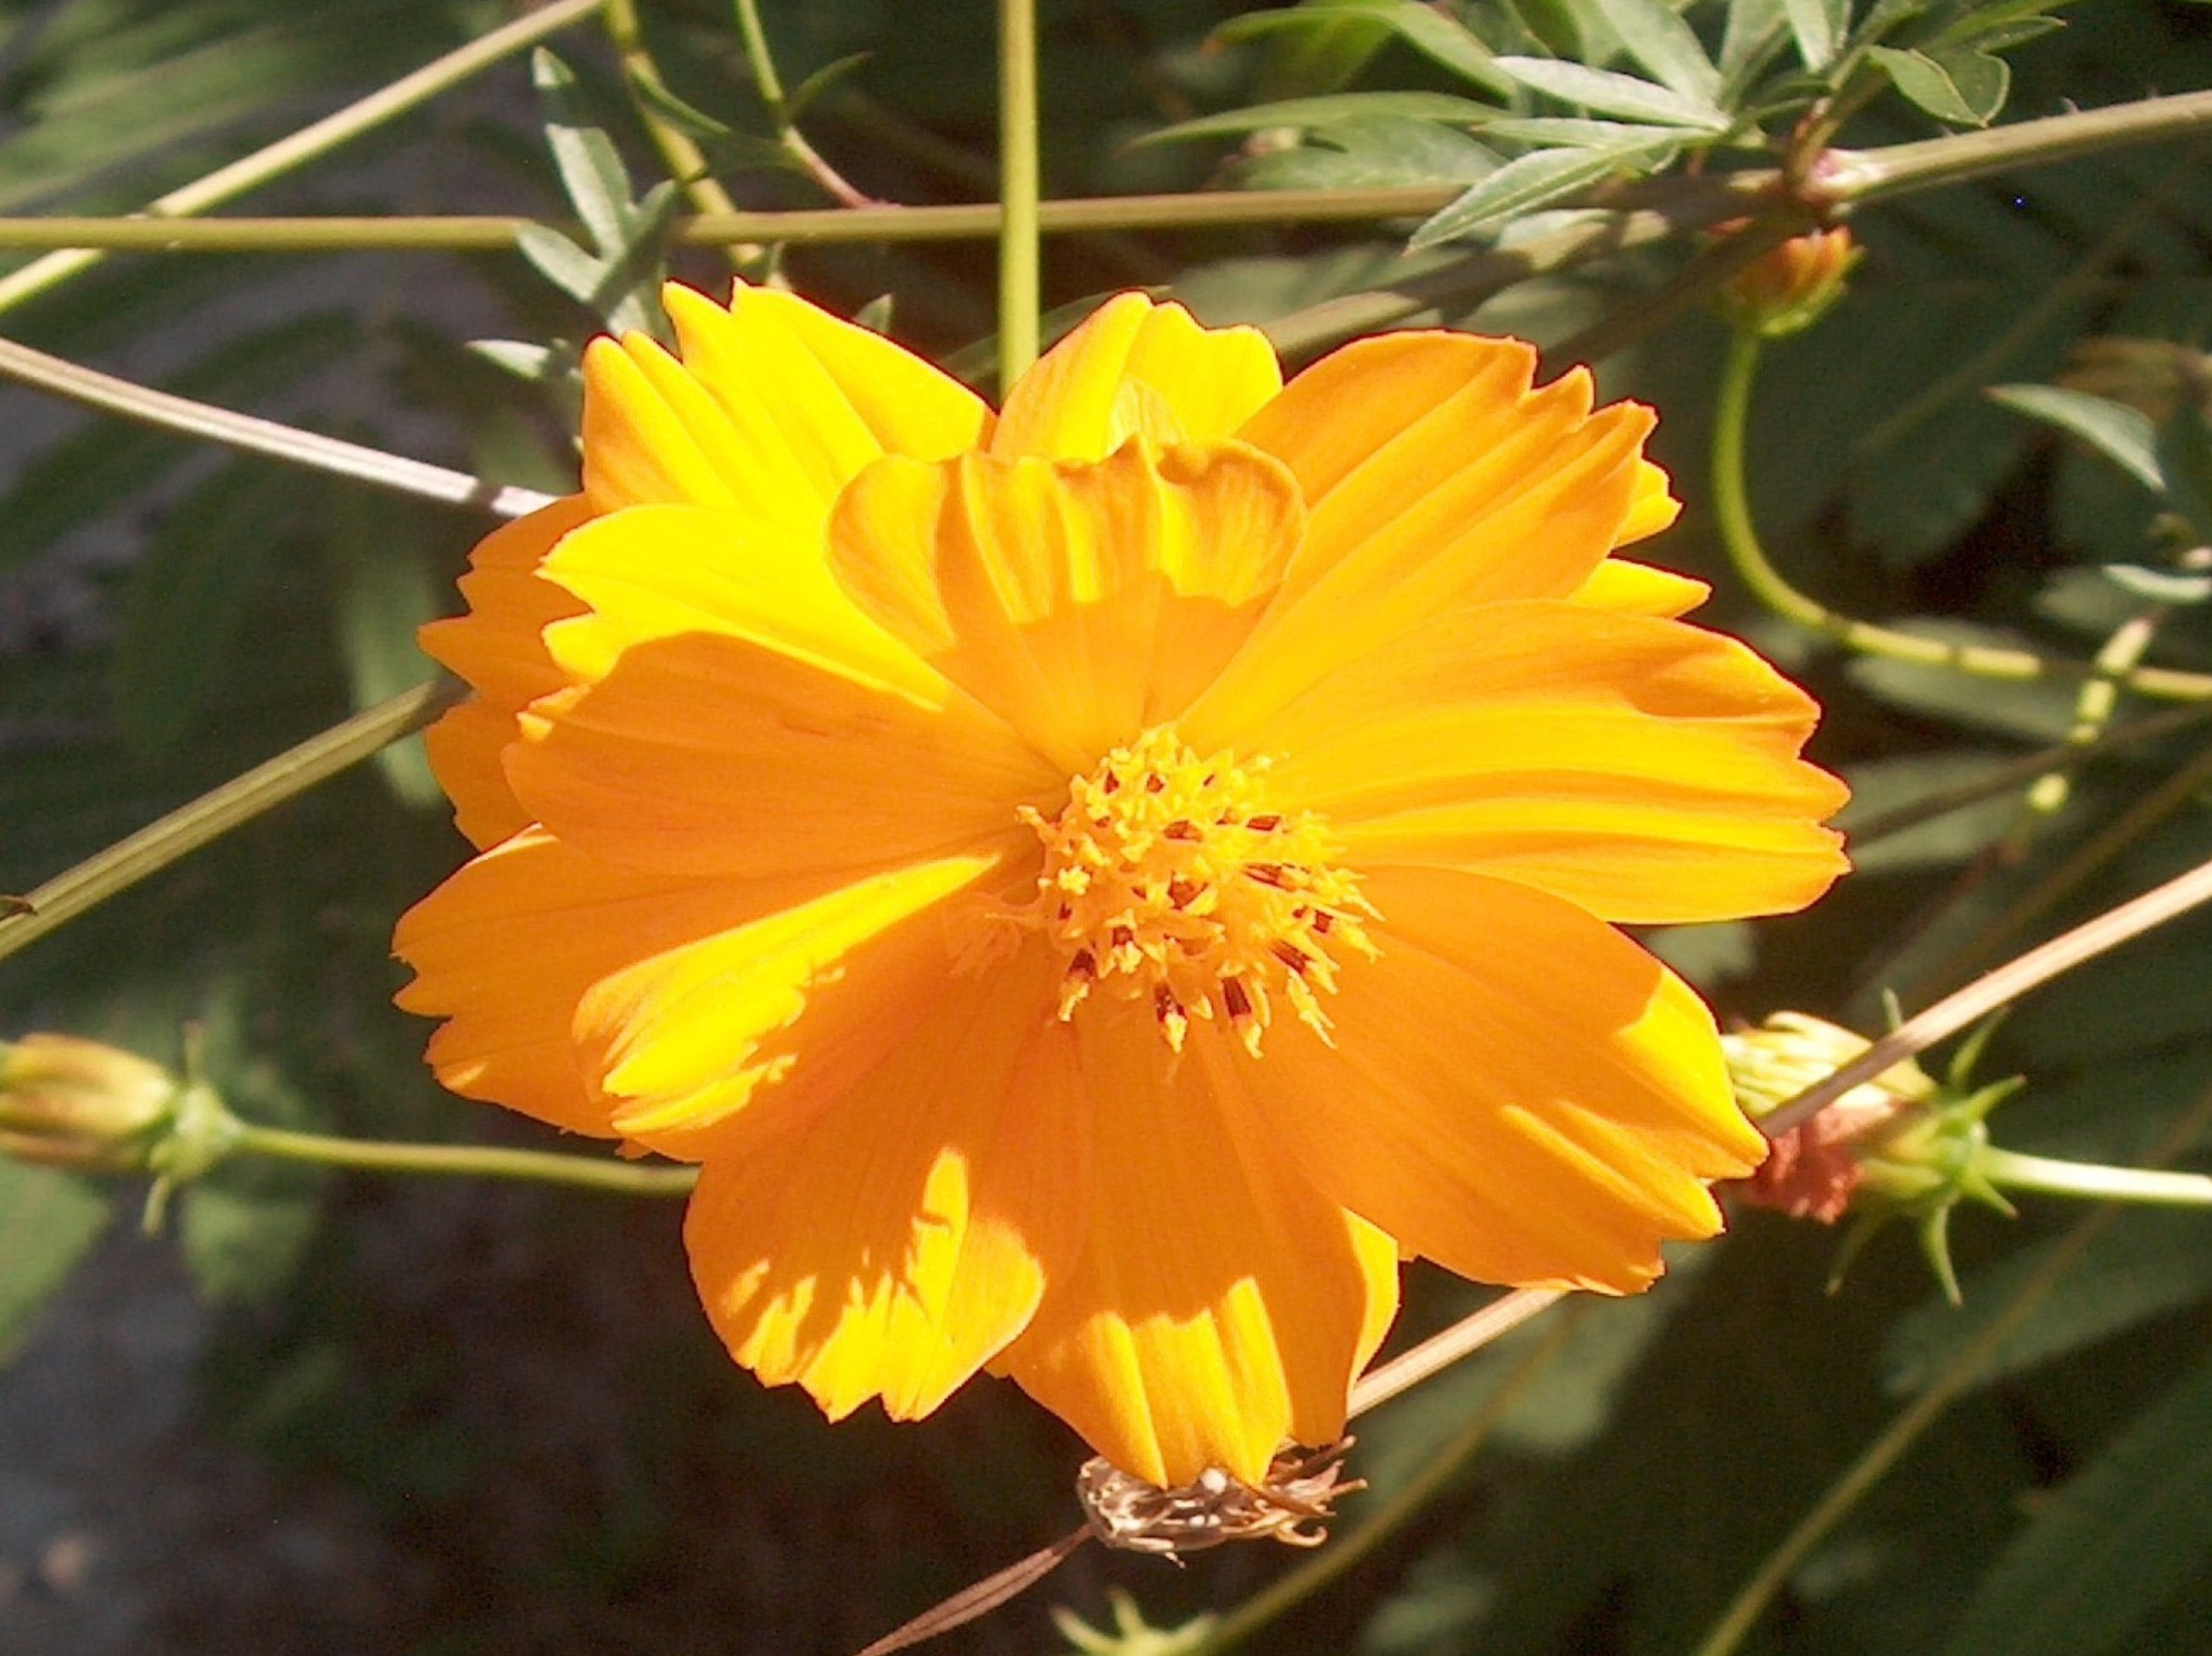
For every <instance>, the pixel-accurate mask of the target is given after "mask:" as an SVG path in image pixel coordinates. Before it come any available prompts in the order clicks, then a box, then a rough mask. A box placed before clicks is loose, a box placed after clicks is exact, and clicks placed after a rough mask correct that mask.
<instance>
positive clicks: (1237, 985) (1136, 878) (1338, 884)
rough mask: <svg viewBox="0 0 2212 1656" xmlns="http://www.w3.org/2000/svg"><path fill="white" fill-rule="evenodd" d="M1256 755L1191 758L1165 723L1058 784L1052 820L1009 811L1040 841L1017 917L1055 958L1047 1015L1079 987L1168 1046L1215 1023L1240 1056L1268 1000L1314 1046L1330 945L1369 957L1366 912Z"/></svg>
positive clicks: (1266, 1015) (1066, 1014)
mask: <svg viewBox="0 0 2212 1656" xmlns="http://www.w3.org/2000/svg"><path fill="white" fill-rule="evenodd" d="M1266 770H1267V761H1266V760H1265V759H1253V760H1247V761H1244V762H1243V763H1242V764H1239V763H1238V761H1237V758H1236V756H1235V755H1234V754H1233V753H1230V752H1221V753H1217V754H1215V755H1213V756H1212V757H1211V758H1200V757H1199V756H1198V755H1197V754H1196V753H1195V752H1193V751H1192V750H1191V749H1190V748H1189V747H1188V746H1185V745H1184V743H1183V742H1182V739H1181V738H1180V737H1178V736H1177V735H1176V733H1175V731H1174V729H1173V728H1172V727H1162V728H1158V729H1154V730H1148V731H1146V733H1145V734H1143V735H1142V736H1139V738H1138V739H1137V740H1135V741H1133V742H1132V743H1130V744H1129V745H1128V746H1126V747H1117V748H1115V750H1114V751H1113V752H1110V753H1109V754H1108V755H1107V756H1106V757H1105V758H1103V759H1102V760H1100V761H1099V763H1098V765H1097V769H1096V770H1093V771H1091V774H1090V775H1089V776H1078V777H1076V778H1075V779H1074V781H1073V782H1072V783H1070V785H1069V788H1068V799H1067V804H1066V807H1065V808H1064V809H1062V810H1061V812H1060V814H1059V815H1058V816H1056V817H1048V816H1046V815H1045V814H1044V813H1042V812H1040V811H1035V810H1030V809H1029V808H1027V807H1024V809H1023V812H1022V819H1023V820H1024V822H1027V823H1028V824H1029V825H1030V826H1031V827H1033V828H1035V829H1036V831H1037V837H1039V838H1040V839H1042V840H1043V842H1044V846H1045V859H1044V871H1043V872H1042V874H1039V875H1038V877H1037V894H1036V899H1035V901H1034V902H1033V903H1031V904H1028V905H1026V906H1025V907H1024V910H1023V911H1022V918H1023V920H1024V922H1025V923H1028V924H1031V925H1034V926H1036V927H1037V928H1039V929H1041V930H1042V931H1044V932H1045V933H1046V934H1047V935H1049V936H1050V937H1051V938H1052V939H1053V941H1054V942H1055V943H1056V944H1058V945H1059V947H1060V948H1061V949H1062V950H1063V951H1064V952H1065V953H1066V958H1067V967H1066V976H1065V977H1063V978H1062V980H1061V983H1060V1017H1061V1018H1062V1019H1067V1018H1071V1017H1073V1015H1074V1012H1075V1008H1077V1007H1079V1006H1080V1005H1081V1004H1082V1003H1083V1002H1085V1001H1086V1000H1088V999H1090V998H1091V996H1093V995H1100V996H1107V997H1110V998H1112V999H1115V1000H1118V1001H1134V1002H1140V1003H1143V1004H1146V1005H1149V1006H1150V1008H1152V1015H1153V1017H1154V1018H1155V1019H1157V1020H1158V1022H1159V1026H1160V1032H1161V1033H1162V1034H1163V1035H1164V1036H1165V1037H1166V1038H1167V1043H1168V1044H1169V1046H1170V1047H1171V1048H1173V1049H1174V1050H1176V1051H1178V1052H1180V1051H1181V1050H1182V1044H1183V1039H1184V1038H1185V1037H1186V1036H1187V1035H1188V1033H1189V1032H1190V1024H1191V1020H1192V1019H1194V1018H1203V1019H1209V1020H1210V1019H1215V1018H1218V1019H1219V1020H1222V1021H1223V1022H1224V1023H1225V1024H1226V1025H1227V1026H1229V1027H1230V1028H1231V1030H1233V1031H1234V1032H1236V1034H1237V1038H1238V1039H1239V1040H1241V1041H1242V1042H1243V1044H1244V1046H1245V1049H1246V1050H1248V1051H1249V1052H1250V1053H1251V1054H1252V1055H1253V1056H1255V1057H1257V1056H1259V1052H1260V1038H1261V1034H1262V1033H1263V1032H1265V1031H1266V1029H1267V1025H1268V1022H1269V1020H1271V1019H1272V1018H1273V1015H1274V1010H1275V1008H1276V1006H1277V1005H1278V1004H1279V1003H1286V1004H1287V1005H1288V1006H1289V1007H1290V1008H1291V1010H1292V1011H1294V1012H1295V1013H1297V1015H1298V1017H1299V1018H1301V1019H1303V1020H1304V1021H1305V1022H1306V1023H1307V1024H1308V1025H1310V1026H1312V1028H1313V1029H1314V1030H1315V1031H1316V1032H1317V1033H1319V1034H1321V1035H1322V1038H1324V1039H1326V1038H1327V1037H1328V1021H1329V1020H1328V1016H1327V1014H1324V1013H1323V1012H1322V1008H1321V1002H1320V1000H1319V998H1318V995H1317V994H1316V991H1317V990H1324V989H1334V988H1335V987H1336V961H1335V960H1334V959H1333V958H1332V957H1331V953H1330V951H1331V950H1332V949H1337V948H1346V949H1350V950H1351V951H1352V953H1357V954H1362V955H1365V956H1368V957H1369V958H1370V959H1371V958H1372V957H1373V956H1374V953H1375V947H1374V945H1373V944H1372V943H1370V941H1368V938H1367V933H1366V930H1365V928H1364V923H1363V922H1364V921H1366V920H1370V919H1374V918H1376V914H1375V910H1374V909H1373V908H1372V907H1371V906H1370V904H1368V902H1367V900H1366V899H1365V898H1363V897H1361V896H1360V894H1359V888H1358V883H1357V882H1356V881H1355V880H1354V879H1353V877H1352V875H1351V874H1347V873H1346V872H1345V871H1344V870H1342V869H1340V868H1335V867H1334V866H1333V865H1332V864H1331V861H1330V859H1331V857H1332V856H1334V855H1335V853H1336V851H1337V850H1338V849H1339V848H1338V847H1337V845H1336V843H1335V842H1334V840H1333V839H1332V838H1331V837H1329V835H1328V831H1327V829H1326V827H1325V825H1323V824H1322V821H1321V820H1320V819H1318V818H1317V817H1316V816H1314V815H1313V814H1312V813H1310V812H1299V813H1294V814H1286V813H1283V812H1280V811H1278V810H1275V809H1273V807H1271V806H1270V805H1269V804H1268V802H1267V798H1266V795H1265V792H1264V789H1263V788H1262V786H1261V782H1262V779H1263V777H1264V776H1265V773H1266Z"/></svg>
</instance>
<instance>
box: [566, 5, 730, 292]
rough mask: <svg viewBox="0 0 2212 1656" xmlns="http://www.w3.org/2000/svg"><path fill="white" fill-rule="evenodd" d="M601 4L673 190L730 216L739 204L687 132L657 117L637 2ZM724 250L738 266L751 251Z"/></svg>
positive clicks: (655, 69)
mask: <svg viewBox="0 0 2212 1656" xmlns="http://www.w3.org/2000/svg"><path fill="white" fill-rule="evenodd" d="M604 3H605V7H606V10H605V13H604V14H603V20H604V21H605V24H606V30H607V39H608V40H610V41H611V43H612V44H613V46H614V49H615V55H616V56H617V58H620V59H621V60H622V66H623V80H624V81H625V82H626V83H627V84H628V85H629V91H630V104H631V107H633V108H634V109H635V110H636V112H637V118H638V119H639V120H640V121H641V122H642V123H643V124H644V126H645V131H646V136H647V137H649V138H651V139H652V140H653V148H654V149H658V150H659V152H660V159H661V162H662V164H663V165H664V166H665V167H667V168H668V176H669V177H671V178H672V179H674V180H676V187H677V188H678V189H679V190H681V191H683V192H684V198H685V199H687V200H688V201H690V204H692V205H693V206H695V207H696V208H697V209H698V210H700V211H701V212H702V213H733V212H735V211H736V210H737V208H738V204H737V203H736V201H735V200H733V199H732V198H731V195H730V192H728V191H727V190H725V189H724V188H723V187H722V186H721V182H720V180H718V179H716V178H715V177H714V171H713V169H712V168H710V167H708V165H707V155H706V152H705V151H704V150H702V149H700V148H699V146H698V145H697V144H696V143H693V142H692V141H691V135H690V133H688V132H686V131H684V129H683V128H681V127H679V126H678V125H676V124H675V123H674V122H672V121H671V120H670V119H668V118H667V117H666V116H665V115H664V114H662V113H660V110H659V107H658V106H657V105H656V104H655V103H654V102H653V98H652V97H651V95H650V94H653V93H656V92H659V93H665V91H666V90H667V84H666V82H664V81H663V80H662V79H661V78H660V65H659V64H656V63H655V62H653V52H652V49H651V48H650V47H649V46H647V45H646V43H645V28H644V25H643V24H641V22H640V21H638V15H637V5H636V0H604ZM603 251H605V250H603ZM728 252H729V254H730V259H731V262H732V263H733V264H742V263H744V262H745V261H746V260H747V259H749V258H750V256H751V253H752V252H753V250H751V249H748V248H745V247H740V246H738V245H734V244H733V245H732V246H731V247H729V249H728Z"/></svg>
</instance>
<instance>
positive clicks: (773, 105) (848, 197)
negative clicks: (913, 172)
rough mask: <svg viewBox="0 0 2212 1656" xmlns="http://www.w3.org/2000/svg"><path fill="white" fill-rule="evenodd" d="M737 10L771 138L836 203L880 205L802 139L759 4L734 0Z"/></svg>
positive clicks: (748, 62)
mask: <svg viewBox="0 0 2212 1656" xmlns="http://www.w3.org/2000/svg"><path fill="white" fill-rule="evenodd" d="M737 13H738V33H740V34H742V35H743V36H744V42H745V62H746V64H748V65H749V66H750V68H751V70H752V72H753V84H754V85H755V86H756V87H757V88H759V90H760V95H761V101H762V102H763V103H764V104H766V105H767V106H768V113H769V119H771V120H773V121H774V122H775V141H776V143H779V144H780V145H781V146H782V148H783V152H784V154H786V155H789V156H790V157H791V158H792V160H793V161H795V162H796V163H798V166H799V170H800V171H801V172H803V173H805V174H806V176H807V177H809V178H811V179H812V180H814V182H815V183H816V184H817V186H820V188H821V189H822V191H823V193H824V194H825V195H827V196H828V197H829V198H830V199H831V200H832V201H835V202H836V203H838V204H840V205H842V206H846V207H875V206H880V205H881V203H879V202H878V201H877V200H876V199H875V198H873V197H872V196H869V195H867V194H866V193H865V192H862V191H860V190H856V189H854V187H853V186H852V185H851V184H849V183H848V182H847V180H846V179H845V175H844V174H842V173H840V172H839V171H838V170H837V169H836V167H832V166H831V165H830V164H829V162H828V161H825V160H824V159H823V155H822V152H821V151H820V150H818V149H816V148H815V147H814V146H813V145H812V144H811V143H808V142H807V141H806V135H805V133H803V132H801V131H799V127H798V125H797V123H795V122H794V121H793V119H791V106H790V104H789V103H788V102H787V100H785V98H784V94H783V77H782V76H780V75H778V74H777V73H776V72H775V54H774V53H773V52H770V51H769V45H768V31H767V30H766V29H765V28H763V27H761V16H760V7H759V5H758V4H757V3H756V0H737Z"/></svg>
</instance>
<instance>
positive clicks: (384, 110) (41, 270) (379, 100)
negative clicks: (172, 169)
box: [0, 0, 604, 311]
mask: <svg viewBox="0 0 2212 1656" xmlns="http://www.w3.org/2000/svg"><path fill="white" fill-rule="evenodd" d="M603 3H604V0H552V3H550V4H549V5H546V6H543V7H541V8H539V9H538V10H536V11H533V12H532V13H531V14H530V15H527V16H526V17H519V18H517V19H515V21H513V22H511V23H508V24H507V25H506V26H504V27H501V28H495V29H494V30H493V31H492V32H491V33H489V34H487V35H484V36H483V38H482V39H480V40H471V42H469V44H468V45H466V46H462V47H460V48H459V49H458V50H456V51H453V52H447V54H446V55H445V56H444V57H442V58H437V59H436V60H435V61H434V62H431V63H428V64H424V65H423V66H422V68H420V69H418V70H415V71H414V73H412V74H411V75H404V76H401V77H400V78H399V79H398V80H396V81H394V82H392V84H391V85H389V86H386V87H382V88H379V89H378V90H376V91H374V92H372V93H371V94H369V95H368V96H367V97H366V98H363V99H362V100H359V101H358V102H356V103H350V104H348V105H347V106H346V107H344V108H343V109H341V110H338V111H337V112H336V113H333V114H330V115H326V116H325V117H324V118H323V119H321V120H319V121H316V122H314V123H313V125H308V126H304V127H301V129H300V130H299V131H296V132H295V133H292V134H291V135H290V136H289V137H283V138H279V139H278V140H277V141H276V143H272V144H269V145H266V146H265V147H264V148H262V149H257V150H255V151H254V152H253V153H252V155H245V156H241V157H240V159H238V160H237V161H233V162H231V163H230V165H228V167H218V168H217V169H216V171H214V172H212V173H210V174H208V175H207V176H206V177H204V178H201V179H196V180H193V181H192V182H191V183H190V184H187V185H185V186H182V187H181V188H179V189H175V190H172V191H170V192H168V194H167V195H165V196H162V197H161V198H158V199H156V200H155V201H154V202H152V203H150V204H149V205H148V206H147V208H146V214H147V215H148V216H155V217H171V218H176V217H185V216H190V215H191V214H194V213H204V212H205V211H206V210H208V209H209V208H210V207H215V206H218V205H220V204H222V203H223V202H226V201H228V200H230V199H232V198H234V197H236V196H241V195H244V194H245V193H246V192H248V191H249V190H256V189H258V188H259V187H260V186H263V185H264V184H266V183H268V182H270V180H272V179H276V178H279V177H282V176H283V174H286V173H289V172H290V171H291V170H292V169H293V168H294V167H299V166H301V165H302V164H303V163H305V162H307V161H313V160H315V159H317V158H318V157H319V156H321V155H325V154H327V153H328V152H330V151H331V150H332V149H337V147H338V146H339V145H340V144H342V143H346V142H347V141H349V139H352V138H356V137H360V136H361V135H362V133H364V132H367V131H371V130H373V129H374V128H375V127H378V126H380V125H383V124H384V123H385V122H386V121H388V120H391V119H392V118H393V117H395V116H398V115H402V114H404V113H406V112H407V111H409V110H410V109H412V108H414V107H416V105H417V104H420V103H423V102H426V101H428V100H429V99H431V98H433V97H435V96H436V95H437V94H440V93H441V92H444V91H446V90H447V89H448V88H452V87H454V86H458V85H459V83H460V82H463V81H465V80H466V79H468V78H469V76H472V75H475V74H477V73H478V72H479V71H480V70H485V69H488V68H489V67H490V66H491V65H492V64H496V63H498V62H500V61H501V59H502V58H508V57H511V56H513V54H514V53H516V52H521V51H524V50H526V48H528V47H530V46H535V45H536V44H537V43H538V41H540V40H544V39H545V38H546V37H547V36H548V35H550V34H554V33H558V32H559V31H560V30H562V29H564V28H566V27H568V25H569V24H571V23H574V22H576V21H579V20H580V19H582V18H585V17H588V16H590V15H592V13H593V12H594V11H597V10H598V9H599V7H600V5H601V4H603ZM105 257H106V253H102V252H100V251H99V250H97V249H94V248H91V247H70V248H69V249H68V250H67V251H64V252H60V253H54V254H53V255H52V256H51V257H49V258H46V259H35V260H33V262H32V263H30V264H28V265H25V266H23V268H22V269H21V270H20V271H15V272H14V273H13V274H11V275H9V276H7V277H0V311H5V310H8V309H10V308H11V307H15V306H16V305H20V304H21V303H22V302H23V301H25V300H27V299H28V298H30V297H31V296H32V295H34V294H40V293H44V292H45V291H46V289H49V288H52V287H54V286H56V285H58V283H63V282H65V281H67V280H68V279H69V278H70V277H73V276H75V275H76V274H77V273H78V272H79V271H84V270H87V269H88V268H90V267H91V266H92V265H96V264H98V263H99V262H100V260H101V259H104V258H105Z"/></svg>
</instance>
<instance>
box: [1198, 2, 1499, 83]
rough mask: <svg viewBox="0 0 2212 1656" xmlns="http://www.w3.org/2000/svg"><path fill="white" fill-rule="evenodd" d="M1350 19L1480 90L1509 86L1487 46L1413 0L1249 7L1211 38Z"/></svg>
mask: <svg viewBox="0 0 2212 1656" xmlns="http://www.w3.org/2000/svg"><path fill="white" fill-rule="evenodd" d="M1350 21H1358V22H1365V23H1373V24H1377V25H1380V26H1381V27H1384V28H1387V29H1388V30H1389V32H1390V33H1392V34H1394V35H1395V36H1396V37H1397V38H1398V39H1399V40H1402V41H1403V42H1404V43H1405V44H1406V45H1407V46H1410V47H1412V48H1413V50H1414V51H1416V52H1419V53H1420V54H1421V55H1422V56H1423V57H1425V58H1427V59H1429V61H1430V62H1431V63H1433V64H1437V66H1438V67H1439V68H1442V69H1444V70H1449V71H1450V72H1451V73H1453V74H1455V75H1456V76H1459V77H1460V78H1461V79H1462V80H1464V81H1466V82H1469V83H1470V84H1472V85H1474V86H1479V87H1480V88H1482V89H1483V90H1484V91H1486V92H1491V93H1495V94H1498V95H1499V96H1501V97H1502V96H1504V94H1507V93H1509V92H1510V91H1511V90H1512V88H1513V82H1511V81H1510V80H1509V79H1508V78H1507V77H1506V76H1504V74H1502V73H1500V72H1499V70H1498V65H1497V63H1496V61H1495V59H1494V58H1492V53H1491V51H1490V48H1489V47H1488V46H1485V45H1483V43H1482V42H1481V41H1480V40H1477V39H1476V38H1475V36H1474V34H1473V33H1469V32H1468V28H1467V27H1466V26H1465V25H1464V24H1462V23H1460V22H1458V21H1455V20H1454V19H1452V18H1449V17H1447V16H1445V15H1443V13H1442V12H1440V11H1437V10H1436V9H1433V8H1431V7H1429V6H1425V5H1421V4H1419V3H1418V0H1324V3H1321V4H1308V5H1303V6H1286V7H1282V8H1279V9H1275V10H1273V11H1249V12H1246V13H1245V14H1243V15H1242V16H1239V17H1232V18H1231V19H1230V20H1229V21H1227V22H1225V23H1223V24H1222V25H1221V26H1220V27H1218V28H1216V29H1215V30H1214V31H1213V38H1214V39H1216V40H1257V39H1260V38H1261V37H1263V36H1266V35H1270V34H1281V33H1308V32H1311V31H1313V30H1316V29H1317V28H1320V27H1327V26H1330V25H1334V24H1339V23H1344V22H1350Z"/></svg>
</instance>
